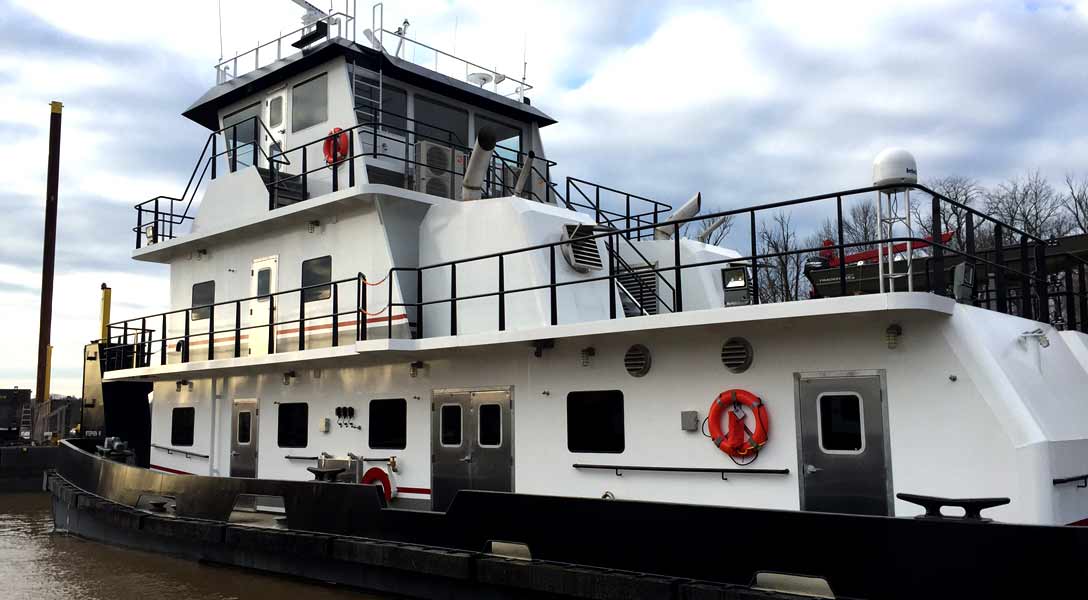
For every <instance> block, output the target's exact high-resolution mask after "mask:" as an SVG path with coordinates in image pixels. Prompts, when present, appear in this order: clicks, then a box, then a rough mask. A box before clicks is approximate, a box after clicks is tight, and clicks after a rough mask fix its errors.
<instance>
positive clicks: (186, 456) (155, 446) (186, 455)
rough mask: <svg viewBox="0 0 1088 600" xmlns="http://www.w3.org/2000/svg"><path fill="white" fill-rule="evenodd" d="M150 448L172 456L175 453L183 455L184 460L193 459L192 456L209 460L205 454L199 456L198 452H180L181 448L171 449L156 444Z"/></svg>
mask: <svg viewBox="0 0 1088 600" xmlns="http://www.w3.org/2000/svg"><path fill="white" fill-rule="evenodd" d="M151 447H152V448H157V449H159V450H165V451H166V453H167V454H173V453H175V452H177V453H178V454H184V455H185V458H190V457H193V456H196V457H199V458H209V457H208V455H207V454H201V453H199V452H192V451H189V450H182V449H181V448H172V447H170V446H160V445H158V444H151Z"/></svg>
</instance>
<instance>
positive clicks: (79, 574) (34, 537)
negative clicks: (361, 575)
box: [0, 493, 381, 600]
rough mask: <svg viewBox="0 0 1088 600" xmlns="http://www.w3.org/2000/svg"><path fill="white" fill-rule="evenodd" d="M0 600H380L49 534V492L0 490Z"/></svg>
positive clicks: (331, 588)
mask: <svg viewBox="0 0 1088 600" xmlns="http://www.w3.org/2000/svg"><path fill="white" fill-rule="evenodd" d="M0 598H4V599H5V600H62V599H63V600H128V599H130V598H132V599H141V600H142V599H149V600H190V599H208V600H281V599H282V600H301V599H303V598H305V599H306V600H311V599H312V600H347V599H351V600H377V599H378V598H381V597H380V596H375V595H372V594H366V593H363V592H358V591H355V590H351V589H348V588H338V587H333V586H329V585H323V584H317V583H310V582H305V581H299V580H297V579H289V578H286V577H276V576H273V575H263V574H259V573H256V572H252V571H245V570H242V569H236V568H232V567H222V566H216V565H208V564H201V563H197V562H193V561H188V560H182V559H178V558H172V557H169V556H162V555H158V554H149V553H146V552H138V551H135V550H127V549H124V548H116V547H113V546H108V545H105V544H99V543H97V542H91V541H88V540H83V539H80V538H78V537H75V536H70V535H66V534H63V533H54V532H53V519H52V517H51V515H50V503H49V496H48V495H47V494H2V493H0Z"/></svg>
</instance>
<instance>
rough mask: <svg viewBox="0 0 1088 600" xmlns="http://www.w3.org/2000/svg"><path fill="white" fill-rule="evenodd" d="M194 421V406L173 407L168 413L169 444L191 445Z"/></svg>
mask: <svg viewBox="0 0 1088 600" xmlns="http://www.w3.org/2000/svg"><path fill="white" fill-rule="evenodd" d="M195 421H196V408H195V407H192V406H186V407H184V408H175V409H174V410H173V412H172V413H171V415H170V445H171V446H192V445H193V425H194V423H195Z"/></svg>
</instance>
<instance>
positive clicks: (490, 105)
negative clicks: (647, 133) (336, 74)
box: [182, 38, 556, 131]
mask: <svg viewBox="0 0 1088 600" xmlns="http://www.w3.org/2000/svg"><path fill="white" fill-rule="evenodd" d="M337 56H345V57H346V58H347V59H348V60H349V61H351V60H353V59H354V61H355V64H356V65H358V66H360V67H363V68H366V69H370V70H372V71H379V70H380V71H381V72H382V74H383V75H387V76H389V77H392V78H393V79H396V80H397V81H402V82H404V83H408V84H411V85H415V86H417V87H420V88H422V89H425V90H428V91H431V92H433V93H435V94H438V95H441V96H445V97H447V98H453V99H456V100H461V101H462V102H465V103H468V104H471V105H474V106H479V107H481V108H485V109H487V110H490V111H492V112H494V113H496V114H500V115H503V116H507V117H510V118H513V119H517V120H519V121H527V122H535V123H537V124H538V125H539V126H541V127H543V126H545V125H551V124H553V123H555V122H556V121H555V119H552V118H551V117H549V116H548V115H546V114H544V112H542V111H540V110H538V109H537V108H535V107H533V106H531V105H529V104H526V103H524V102H519V101H517V100H514V99H512V98H507V97H506V96H503V95H501V94H496V93H494V92H491V91H488V90H484V89H481V88H478V87H476V86H474V85H472V84H469V83H467V82H464V81H459V80H457V79H454V78H452V77H448V76H446V75H443V74H441V73H436V72H434V71H431V70H430V69H426V68H424V67H421V66H419V65H416V64H414V63H411V62H409V61H406V60H403V59H400V58H397V57H395V56H390V55H389V54H387V53H385V52H382V51H379V50H374V49H372V48H368V47H366V46H362V45H359V44H356V43H354V42H350V41H347V40H344V39H342V38H334V39H330V40H326V41H324V42H321V43H320V44H317V45H315V46H311V47H309V48H307V49H305V50H303V51H302V52H301V53H299V54H294V55H292V56H289V57H287V58H283V59H280V60H278V61H276V62H274V63H272V64H269V65H266V66H264V67H261V68H259V69H255V70H253V71H250V72H249V73H246V74H245V75H242V76H240V77H236V78H234V79H231V80H230V81H226V82H224V83H221V84H218V85H216V86H215V87H213V88H212V89H210V90H208V91H207V92H206V93H205V94H204V95H203V96H201V97H200V98H199V99H198V100H197V101H196V102H194V103H193V105H192V106H190V107H189V108H187V109H186V110H185V112H183V113H182V115H183V116H185V117H187V118H189V119H191V120H192V121H194V122H196V123H198V124H200V125H203V126H204V127H206V128H208V129H210V130H212V131H215V130H217V129H219V109H220V108H222V107H223V106H226V105H228V104H231V103H233V102H236V101H238V100H240V99H242V98H245V97H246V96H250V95H253V94H254V93H256V92H258V91H260V90H262V89H265V88H270V87H272V86H274V85H275V84H277V83H279V82H281V81H284V80H286V79H288V78H290V77H292V76H294V75H296V74H298V73H301V72H303V71H305V70H307V69H311V68H313V67H315V66H317V65H320V64H321V63H324V62H327V61H329V60H331V59H333V58H335V57H337Z"/></svg>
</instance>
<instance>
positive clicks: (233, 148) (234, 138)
mask: <svg viewBox="0 0 1088 600" xmlns="http://www.w3.org/2000/svg"><path fill="white" fill-rule="evenodd" d="M237 170H238V124H237V123H235V124H234V125H231V126H230V172H231V173H234V172H235V171H237Z"/></svg>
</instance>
